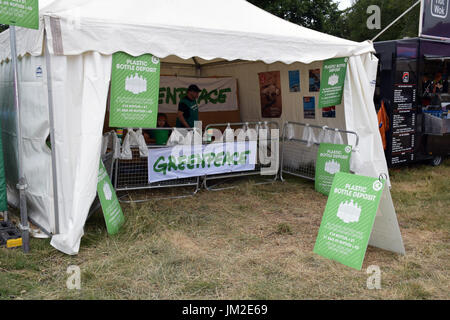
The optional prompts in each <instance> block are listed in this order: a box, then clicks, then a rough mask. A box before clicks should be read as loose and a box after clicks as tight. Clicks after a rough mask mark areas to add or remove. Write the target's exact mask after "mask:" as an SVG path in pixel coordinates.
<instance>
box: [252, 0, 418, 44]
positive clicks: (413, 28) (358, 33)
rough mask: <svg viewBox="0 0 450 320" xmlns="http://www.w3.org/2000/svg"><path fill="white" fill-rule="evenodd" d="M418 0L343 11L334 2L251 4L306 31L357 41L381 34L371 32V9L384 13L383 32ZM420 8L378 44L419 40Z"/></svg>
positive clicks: (362, 2) (358, 0) (362, 0)
mask: <svg viewBox="0 0 450 320" xmlns="http://www.w3.org/2000/svg"><path fill="white" fill-rule="evenodd" d="M416 1H417V0H404V1H398V0H354V3H353V6H352V7H351V8H348V9H346V10H344V11H341V10H339V8H338V3H337V2H334V1H333V0H249V2H251V3H253V4H254V5H256V6H258V7H260V8H261V9H263V10H266V11H268V12H270V13H272V14H274V15H276V16H278V17H280V18H283V19H285V20H287V21H290V22H292V23H296V24H298V25H301V26H303V27H306V28H310V29H313V30H317V31H320V32H324V33H327V34H331V35H334V36H337V37H341V38H346V39H350V40H353V41H364V40H369V39H372V38H373V37H374V36H375V35H377V34H378V33H379V32H380V31H381V30H369V29H368V28H367V19H368V18H369V17H370V16H371V14H368V13H367V8H368V7H369V6H371V5H377V6H379V7H380V9H381V28H382V29H383V28H384V27H386V26H387V25H388V24H390V23H391V22H392V21H394V20H395V19H396V18H397V17H398V16H400V15H401V14H402V13H403V12H405V11H406V10H407V9H408V8H409V7H411V6H412V5H413V4H414V3H415V2H416ZM419 15H420V6H417V7H416V8H414V9H413V10H412V11H411V12H409V13H408V14H407V15H406V16H404V17H403V18H402V19H401V20H400V21H399V22H397V23H396V24H395V25H394V26H393V27H391V28H390V29H389V30H388V31H387V32H386V33H385V34H383V35H382V36H381V37H380V38H379V39H378V41H381V40H394V39H401V38H404V37H416V36H417V34H418V28H419Z"/></svg>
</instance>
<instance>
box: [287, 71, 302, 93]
mask: <svg viewBox="0 0 450 320" xmlns="http://www.w3.org/2000/svg"><path fill="white" fill-rule="evenodd" d="M289 92H300V70H291V71H289Z"/></svg>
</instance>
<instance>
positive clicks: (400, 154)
mask: <svg viewBox="0 0 450 320" xmlns="http://www.w3.org/2000/svg"><path fill="white" fill-rule="evenodd" d="M405 74H407V72H405ZM416 93H417V86H416V85H415V84H407V83H405V84H398V85H395V89H394V105H393V110H392V111H393V112H392V153H391V165H398V164H404V163H408V162H411V161H413V160H414V148H415V145H416V121H417V101H416V99H417V98H416Z"/></svg>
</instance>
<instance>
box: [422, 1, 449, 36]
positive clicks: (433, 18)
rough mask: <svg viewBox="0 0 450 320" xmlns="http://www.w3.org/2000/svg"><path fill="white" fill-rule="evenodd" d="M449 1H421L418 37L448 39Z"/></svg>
mask: <svg viewBox="0 0 450 320" xmlns="http://www.w3.org/2000/svg"><path fill="white" fill-rule="evenodd" d="M449 9H450V0H423V1H422V17H421V19H422V23H421V30H420V34H419V36H420V37H430V38H439V39H450V14H449V12H448V10H449Z"/></svg>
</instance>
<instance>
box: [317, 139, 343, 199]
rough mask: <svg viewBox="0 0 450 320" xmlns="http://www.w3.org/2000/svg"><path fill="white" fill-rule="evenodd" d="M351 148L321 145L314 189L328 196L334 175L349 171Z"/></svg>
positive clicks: (341, 145)
mask: <svg viewBox="0 0 450 320" xmlns="http://www.w3.org/2000/svg"><path fill="white" fill-rule="evenodd" d="M351 155H352V147H351V146H349V145H344V144H331V143H321V144H320V147H319V151H318V152H317V163H316V179H315V188H316V191H317V192H320V193H323V194H325V195H328V194H329V193H330V189H331V185H332V183H333V179H334V175H335V174H336V173H338V172H349V171H350V157H351Z"/></svg>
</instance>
